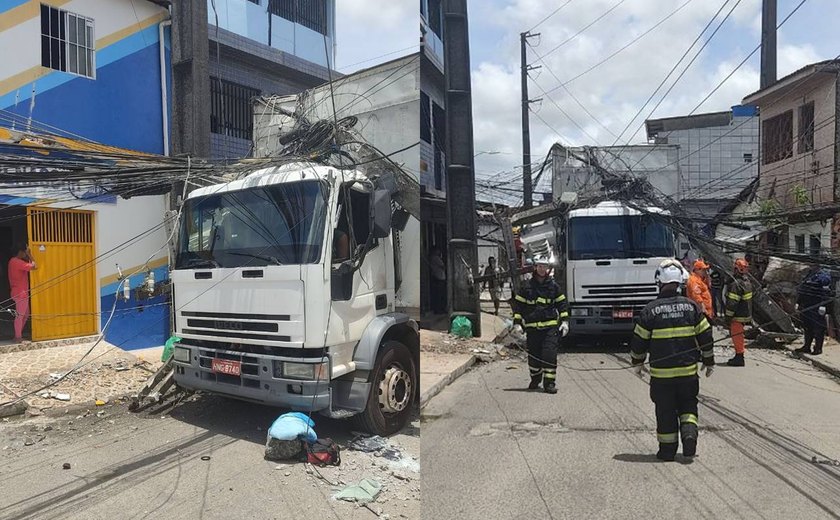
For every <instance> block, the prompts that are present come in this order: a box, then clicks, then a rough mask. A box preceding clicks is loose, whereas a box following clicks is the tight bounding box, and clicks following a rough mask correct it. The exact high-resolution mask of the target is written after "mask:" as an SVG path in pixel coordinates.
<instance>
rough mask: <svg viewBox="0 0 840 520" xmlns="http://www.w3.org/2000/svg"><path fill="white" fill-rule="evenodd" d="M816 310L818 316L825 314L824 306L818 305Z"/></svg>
mask: <svg viewBox="0 0 840 520" xmlns="http://www.w3.org/2000/svg"><path fill="white" fill-rule="evenodd" d="M818 312H819V313H820V316H825V307H820V308H819V310H818Z"/></svg>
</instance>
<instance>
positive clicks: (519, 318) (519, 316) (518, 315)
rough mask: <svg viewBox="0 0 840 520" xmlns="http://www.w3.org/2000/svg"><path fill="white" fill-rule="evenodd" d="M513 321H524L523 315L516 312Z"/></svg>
mask: <svg viewBox="0 0 840 520" xmlns="http://www.w3.org/2000/svg"><path fill="white" fill-rule="evenodd" d="M513 319H515V320H521V319H522V315H521V314H519V313H518V312H516V313H514V314H513Z"/></svg>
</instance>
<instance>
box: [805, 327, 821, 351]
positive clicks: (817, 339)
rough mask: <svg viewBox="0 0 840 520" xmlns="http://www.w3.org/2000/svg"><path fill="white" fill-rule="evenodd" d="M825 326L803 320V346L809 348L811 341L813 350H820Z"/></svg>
mask: <svg viewBox="0 0 840 520" xmlns="http://www.w3.org/2000/svg"><path fill="white" fill-rule="evenodd" d="M825 331H826V328H825V327H820V326H814V325H813V324H811V323H808V322H807V321H806V322H805V348H807V349H810V348H811V342H813V343H814V352H822V349H823V342H824V341H825Z"/></svg>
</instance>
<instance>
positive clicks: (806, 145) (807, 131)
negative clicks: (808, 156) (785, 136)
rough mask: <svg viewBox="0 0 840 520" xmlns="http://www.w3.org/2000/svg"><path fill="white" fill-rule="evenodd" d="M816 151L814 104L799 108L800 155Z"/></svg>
mask: <svg viewBox="0 0 840 520" xmlns="http://www.w3.org/2000/svg"><path fill="white" fill-rule="evenodd" d="M813 149H814V102H813V101H811V102H810V103H806V104H804V105H802V106H801V107H799V147H798V149H797V151H798V152H799V153H805V152H810V151H812V150H813Z"/></svg>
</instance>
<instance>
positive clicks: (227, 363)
mask: <svg viewBox="0 0 840 520" xmlns="http://www.w3.org/2000/svg"><path fill="white" fill-rule="evenodd" d="M210 369H211V370H213V372H215V373H217V374H225V375H228V376H238V375H240V374H241V373H242V364H241V363H240V362H239V361H233V360H230V359H217V358H214V359H213V362H212V363H211V364H210Z"/></svg>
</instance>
